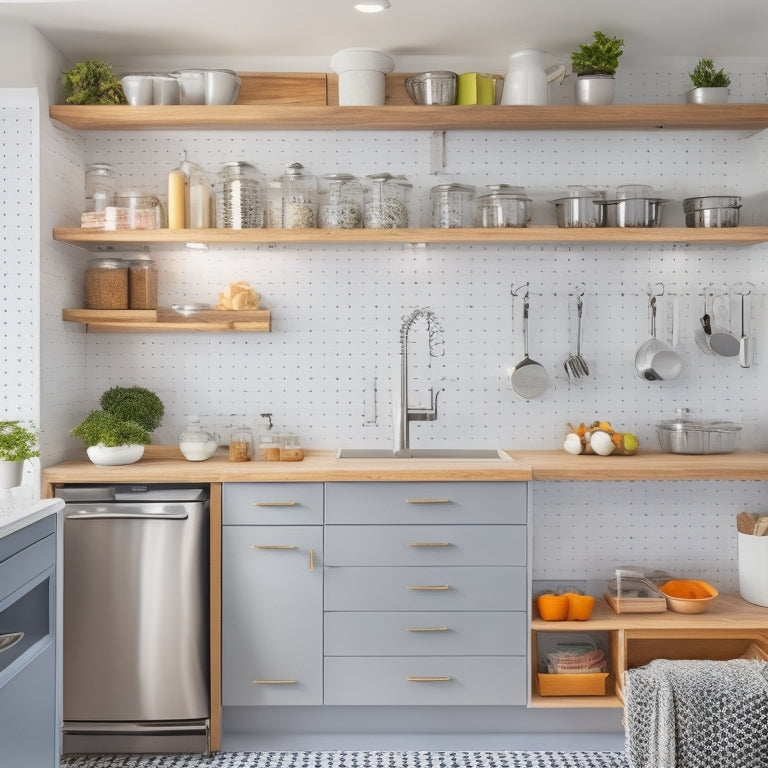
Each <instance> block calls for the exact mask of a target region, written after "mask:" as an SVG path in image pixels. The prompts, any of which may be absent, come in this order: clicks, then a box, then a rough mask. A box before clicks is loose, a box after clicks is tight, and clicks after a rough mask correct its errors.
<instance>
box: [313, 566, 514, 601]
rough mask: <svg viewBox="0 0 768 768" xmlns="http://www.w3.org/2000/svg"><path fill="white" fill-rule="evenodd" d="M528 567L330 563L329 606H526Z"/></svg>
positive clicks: (327, 588) (327, 595)
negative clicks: (371, 565)
mask: <svg viewBox="0 0 768 768" xmlns="http://www.w3.org/2000/svg"><path fill="white" fill-rule="evenodd" d="M525 608H526V597H525V568H523V567H518V566H510V567H504V566H478V567H475V566H464V567H456V568H451V567H447V568H441V567H439V566H435V567H424V568H418V567H407V566H404V567H400V568H381V567H376V566H374V567H370V568H354V567H345V568H333V567H330V568H329V567H326V568H325V610H326V611H524V610H525Z"/></svg>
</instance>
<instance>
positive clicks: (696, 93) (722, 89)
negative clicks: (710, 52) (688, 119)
mask: <svg viewBox="0 0 768 768" xmlns="http://www.w3.org/2000/svg"><path fill="white" fill-rule="evenodd" d="M688 77H690V79H691V83H693V88H692V89H691V90H690V91H687V92H686V94H685V100H686V101H687V102H688V103H689V104H725V103H726V102H727V101H728V86H729V85H730V84H731V78H730V76H729V75H728V74H727V73H726V71H725V70H724V69H715V62H714V61H713V60H712V59H699V60H698V61H697V62H696V66H695V67H694V68H693V71H692V72H689V73H688Z"/></svg>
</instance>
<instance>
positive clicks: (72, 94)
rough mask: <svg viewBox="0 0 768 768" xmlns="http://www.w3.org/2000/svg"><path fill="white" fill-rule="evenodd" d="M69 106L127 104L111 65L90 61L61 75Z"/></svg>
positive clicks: (81, 62) (80, 63) (81, 63)
mask: <svg viewBox="0 0 768 768" xmlns="http://www.w3.org/2000/svg"><path fill="white" fill-rule="evenodd" d="M61 83H62V85H63V86H64V90H65V91H66V93H67V99H66V101H67V104H127V103H128V100H127V99H126V98H125V94H124V93H123V86H122V85H121V83H120V81H119V80H118V79H117V76H116V75H115V72H114V70H113V69H112V65H111V64H106V63H104V62H103V61H97V60H95V59H88V60H86V61H78V62H77V64H75V66H74V67H72V69H68V70H65V71H64V72H62V73H61Z"/></svg>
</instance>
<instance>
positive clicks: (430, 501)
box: [405, 499, 451, 504]
mask: <svg viewBox="0 0 768 768" xmlns="http://www.w3.org/2000/svg"><path fill="white" fill-rule="evenodd" d="M405 502H406V504H450V503H451V500H450V499H406V500H405Z"/></svg>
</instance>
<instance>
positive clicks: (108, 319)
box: [61, 307, 272, 333]
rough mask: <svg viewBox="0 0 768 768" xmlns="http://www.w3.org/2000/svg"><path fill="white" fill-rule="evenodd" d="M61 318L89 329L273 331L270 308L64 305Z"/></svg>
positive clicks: (118, 330)
mask: <svg viewBox="0 0 768 768" xmlns="http://www.w3.org/2000/svg"><path fill="white" fill-rule="evenodd" d="M61 319H62V320H65V321H68V322H73V323H82V324H84V325H85V326H86V330H87V331H88V332H89V333H157V332H172V333H186V332H189V331H207V332H211V331H259V332H265V331H270V330H271V326H272V316H271V313H270V311H269V310H268V309H252V310H249V309H246V310H217V309H208V310H203V311H197V312H194V313H192V314H184V313H182V312H177V311H175V310H173V309H169V308H167V307H160V308H158V309H62V310H61Z"/></svg>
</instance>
